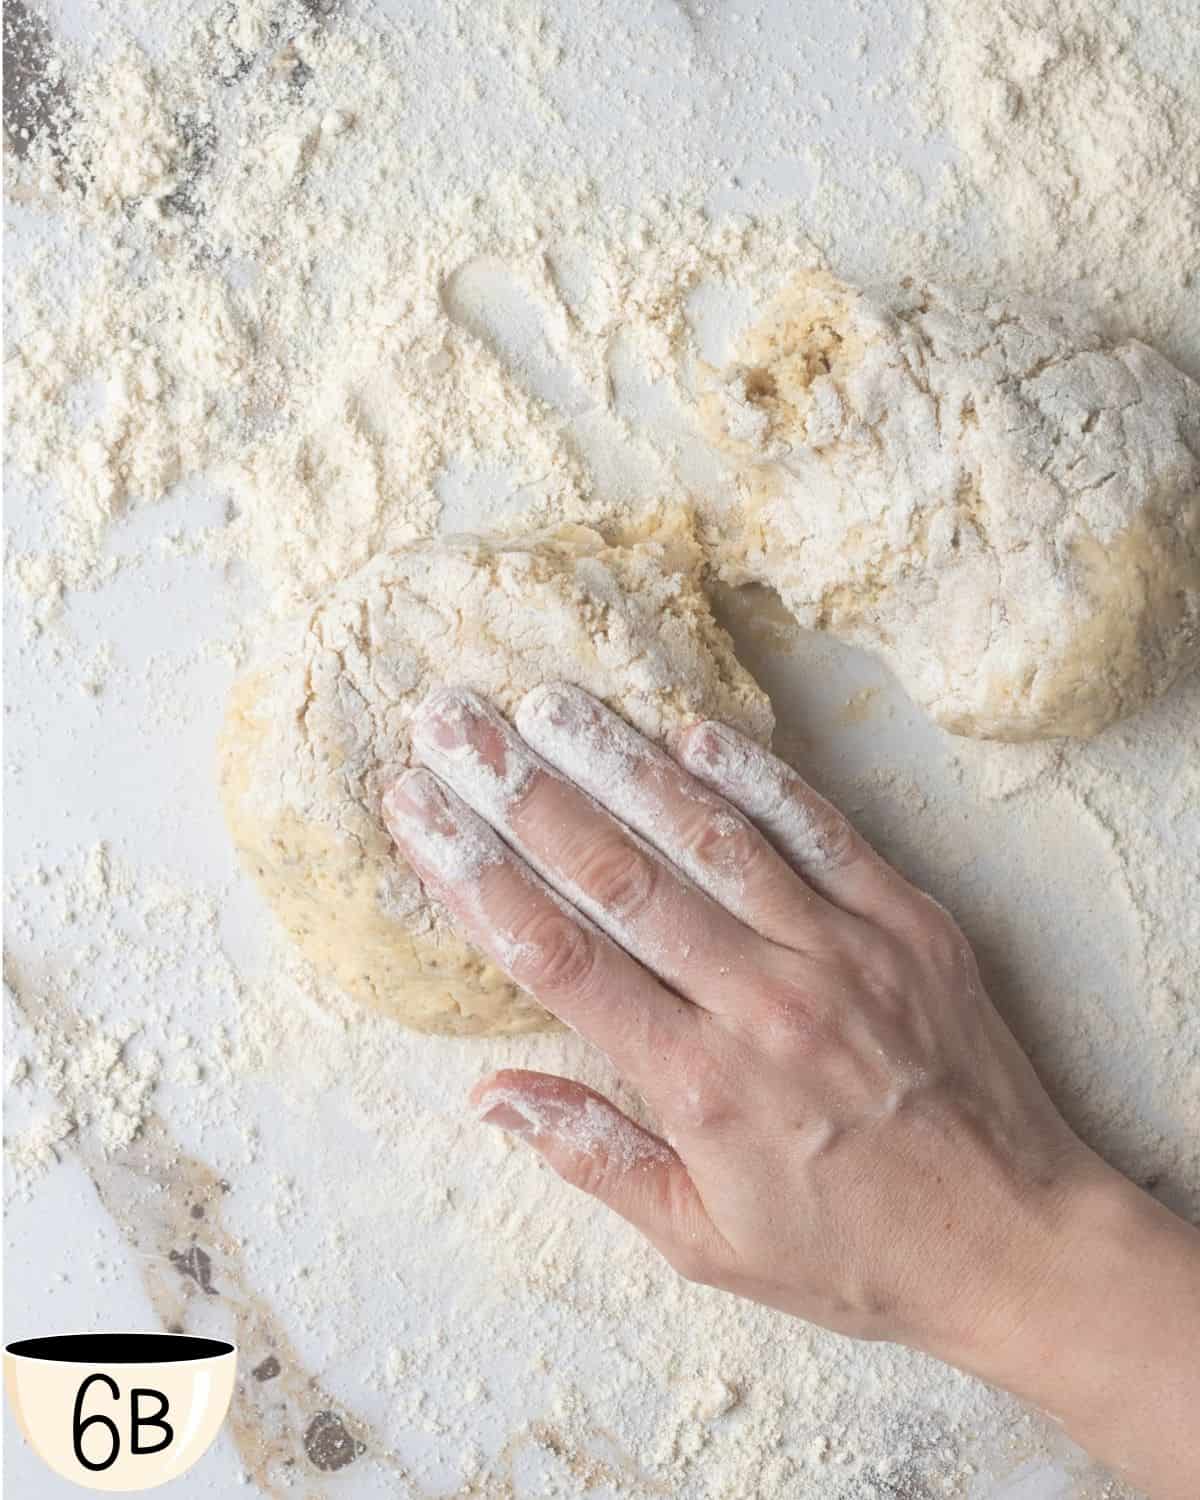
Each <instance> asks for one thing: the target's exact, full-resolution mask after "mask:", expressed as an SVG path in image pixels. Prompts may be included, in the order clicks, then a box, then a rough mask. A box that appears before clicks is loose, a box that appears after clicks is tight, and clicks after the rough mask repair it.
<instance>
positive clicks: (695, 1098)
mask: <svg viewBox="0 0 1200 1500" xmlns="http://www.w3.org/2000/svg"><path fill="white" fill-rule="evenodd" d="M736 1098H737V1095H736V1093H735V1092H734V1091H733V1090H731V1089H730V1088H729V1085H728V1079H727V1078H726V1076H725V1069H724V1068H723V1067H722V1066H721V1065H720V1064H719V1063H718V1062H717V1061H716V1060H715V1059H714V1058H712V1057H709V1056H706V1055H704V1054H701V1055H700V1056H699V1057H697V1058H695V1059H693V1061H692V1063H691V1065H690V1066H689V1067H688V1068H687V1069H686V1071H685V1072H684V1074H683V1078H682V1082H681V1085H680V1089H679V1096H678V1101H677V1105H676V1110H675V1113H676V1116H677V1118H678V1121H679V1123H680V1124H681V1125H683V1126H684V1128H685V1129H687V1130H689V1131H701V1132H709V1131H714V1130H717V1129H719V1128H720V1127H721V1126H723V1125H725V1124H727V1123H728V1122H729V1121H730V1120H731V1119H732V1118H733V1116H734V1114H735V1112H736Z"/></svg>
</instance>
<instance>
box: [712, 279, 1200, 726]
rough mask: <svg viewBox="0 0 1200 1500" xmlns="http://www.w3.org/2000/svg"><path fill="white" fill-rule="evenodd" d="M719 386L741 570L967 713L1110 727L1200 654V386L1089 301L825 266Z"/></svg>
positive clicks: (716, 419) (937, 701)
mask: <svg viewBox="0 0 1200 1500" xmlns="http://www.w3.org/2000/svg"><path fill="white" fill-rule="evenodd" d="M705 407H706V414H707V418H708V421H709V423H710V425H711V427H712V428H713V429H714V430H715V432H716V435H717V437H718V440H719V441H720V442H721V443H722V444H723V445H724V446H725V447H727V448H729V449H731V450H732V451H733V452H734V453H736V454H737V455H738V456H739V458H740V459H741V460H743V461H744V462H746V463H747V464H748V466H749V467H748V470H747V472H748V477H749V485H748V491H749V495H748V511H747V531H746V537H745V544H744V551H743V550H742V549H739V554H738V555H737V556H736V557H735V558H734V560H733V563H732V566H731V568H730V569H729V571H730V573H731V575H732V576H742V577H752V578H758V579H761V580H763V581H765V582H768V583H770V584H772V585H773V586H774V587H775V588H776V589H778V591H779V593H780V594H781V595H782V597H783V599H784V602H785V603H786V604H787V605H788V607H789V608H790V609H791V610H792V611H793V613H794V614H795V615H796V617H797V619H799V620H800V622H801V623H802V624H804V625H807V626H810V627H817V628H826V629H829V630H831V631H832V632H834V633H835V634H837V635H841V636H843V637H845V638H846V639H848V640H852V641H854V642H856V643H858V644H861V645H864V646H867V647H870V648H873V649H875V650H877V651H879V652H880V653H881V654H882V655H883V656H884V657H885V659H886V660H887V661H888V662H889V664H890V665H891V666H892V668H893V670H894V671H895V672H896V674H897V675H898V676H899V678H900V680H901V681H902V682H903V683H904V685H905V686H906V688H907V689H908V691H909V693H910V694H911V695H912V697H913V698H914V699H916V700H917V702H919V703H920V704H922V705H923V706H924V707H925V708H926V709H927V710H928V711H929V713H930V714H931V715H932V716H933V717H934V718H935V719H936V720H937V721H938V722H939V723H940V724H942V725H944V726H945V727H946V728H947V729H950V730H953V731H954V732H955V733H958V734H972V735H980V736H983V737H985V738H995V739H1011V740H1027V739H1039V738H1043V737H1048V736H1054V735H1079V736H1087V735H1092V734H1095V733H1096V732H1097V731H1099V730H1100V729H1103V728H1104V726H1105V725H1107V724H1110V723H1111V722H1112V721H1113V720H1115V719H1118V718H1120V717H1121V716H1122V715H1124V714H1127V713H1130V712H1132V711H1133V710H1134V709H1136V708H1138V707H1140V706H1141V705H1142V704H1144V703H1146V702H1148V701H1149V700H1150V699H1152V698H1154V697H1155V696H1156V695H1157V694H1159V693H1161V692H1163V690H1164V689H1166V688H1167V687H1168V686H1169V685H1170V683H1171V682H1172V681H1173V680H1174V679H1175V678H1176V677H1177V676H1178V675H1179V674H1180V673H1182V672H1183V671H1185V670H1186V669H1187V668H1188V667H1190V666H1193V665H1195V664H1196V662H1197V661H1198V659H1200V387H1198V386H1197V385H1196V384H1195V382H1193V381H1191V380H1189V379H1188V378H1187V376H1185V375H1183V374H1182V373H1181V372H1180V371H1178V370H1176V369H1175V368H1174V367H1173V366H1172V365H1171V364H1169V363H1168V362H1167V361H1166V360H1165V359H1163V358H1162V357H1161V356H1160V355H1158V354H1156V353H1155V352H1154V350H1152V349H1149V348H1147V347H1146V346H1145V345H1144V344H1140V343H1137V342H1136V341H1134V340H1131V339H1125V340H1113V339H1110V338H1106V337H1105V336H1104V335H1103V334H1102V333H1101V332H1100V331H1099V329H1098V328H1097V326H1096V325H1095V323H1094V322H1093V321H1092V320H1091V319H1090V318H1089V317H1088V316H1087V315H1086V314H1084V313H1081V312H1079V311H1077V310H1074V309H1072V308H1070V307H1067V306H1056V307H1054V308H1048V307H1046V306H1044V305H1037V304H1033V303H1030V302H1022V301H1011V300H1010V301H1001V300H999V299H997V298H995V297H993V296H991V295H990V294H988V293H987V292H986V291H983V290H956V291H948V290H945V289H939V288H932V287H917V286H906V287H903V288H900V289H898V290H894V291H892V292H889V293H887V294H875V293H867V292H862V291H858V290H856V289H854V288H852V287H849V286H846V285H844V284H843V283H841V282H838V281H836V280H834V278H833V277H831V276H829V275H827V274H825V273H821V272H816V273H809V274H808V275H806V276H805V277H803V278H802V279H801V280H800V281H798V282H797V283H796V284H795V285H794V286H792V287H791V288H790V289H789V290H788V291H787V292H786V293H785V294H784V295H783V296H782V297H781V298H780V299H779V300H778V301H777V303H776V304H775V305H774V307H773V308H772V309H771V310H770V311H769V313H768V315H767V316H766V317H765V318H764V320H763V321H762V322H761V323H759V324H758V325H757V326H756V327H755V328H753V329H752V330H751V332H750V333H749V334H748V335H747V337H746V338H745V340H744V342H743V344H742V346H741V348H740V350H739V361H738V363H737V364H735V365H733V366H732V367H730V368H728V369H726V370H725V371H723V372H722V373H721V374H720V375H719V376H718V377H717V378H716V380H715V381H714V384H713V387H712V389H711V390H710V391H709V393H708V394H707V395H706V397H705Z"/></svg>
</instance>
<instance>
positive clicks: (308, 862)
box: [221, 527, 774, 1034]
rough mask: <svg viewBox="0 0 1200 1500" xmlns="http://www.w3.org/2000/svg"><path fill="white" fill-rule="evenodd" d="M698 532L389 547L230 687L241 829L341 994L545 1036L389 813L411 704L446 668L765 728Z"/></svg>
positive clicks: (494, 686) (655, 716)
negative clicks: (430, 886)
mask: <svg viewBox="0 0 1200 1500" xmlns="http://www.w3.org/2000/svg"><path fill="white" fill-rule="evenodd" d="M698 569H699V559H698V555H697V553H696V550H695V547H694V545H693V544H692V543H691V542H690V540H689V539H687V538H674V539H671V540H646V541H639V542H636V543H634V544H633V545H630V546H624V547H609V546H606V545H605V543H604V541H603V539H602V538H601V537H600V536H599V535H597V534H596V533H595V532H593V531H588V530H585V529H583V528H580V527H574V528H569V529H567V530H565V531H561V532H557V533H554V534H549V535H545V536H541V537H535V538H532V539H529V540H524V541H513V542H498V541H491V542H489V541H486V540H483V539H480V538H472V537H464V538H459V539H457V540H450V541H442V542H426V543H421V544H418V545H415V546H412V547H408V548H405V549H404V550H402V551H398V552H392V553H388V554H385V555H383V556H380V557H377V558H375V559H374V560H373V561H372V562H371V563H369V564H368V565H367V566H366V567H365V568H363V569H362V570H361V571H360V572H359V573H357V574H355V575H354V577H352V578H350V579H349V580H348V581H347V582H345V583H343V584H342V585H340V586H339V587H338V588H336V589H335V590H334V591H333V592H332V593H331V594H330V595H329V596H328V597H327V598H326V599H325V600H324V601H322V602H321V603H320V604H319V605H317V606H316V607H315V608H314V609H313V610H312V612H311V613H310V614H309V615H308V616H307V617H306V618H304V619H302V620H299V621H296V622H295V623H294V624H293V626H292V627H291V628H290V630H289V631H288V632H287V633H286V634H285V638H284V639H283V640H282V641H281V642H280V643H279V645H278V647H277V649H276V650H275V651H274V652H273V653H270V654H268V656H267V657H266V659H265V660H264V661H262V662H261V663H260V664H259V665H258V666H257V667H256V668H255V669H254V670H252V671H251V672H250V673H249V674H248V675H247V676H245V677H244V678H243V679H242V680H241V681H240V682H239V683H238V684H237V685H236V686H235V689H234V692H233V697H232V700H231V703H230V708H229V714H228V717H227V721H226V726H225V732H224V735H223V739H222V744H221V790H222V796H223V799H224V803H225V810H226V815H227V818H228V821H229V826H230V829H231V831H232V833H233V838H234V841H235V843H236V845H237V847H238V850H239V852H240V853H241V855H242V858H243V859H244V861H245V862H246V864H247V865H248V866H249V868H250V870H251V871H252V872H253V874H254V875H255V876H256V878H257V880H258V882H259V885H260V886H261V888H262V890H263V893H264V895H265V896H266V899H267V901H268V902H269V904H270V905H271V907H272V908H273V909H274V911H275V914H276V916H277V917H278V918H279V920H280V921H281V923H282V924H283V926H284V928H285V929H286V930H287V932H288V933H289V934H290V935H291V936H292V937H293V938H294V939H295V941H296V942H297V943H298V944H299V946H300V947H301V948H302V949H303V951H304V952H305V953H306V954H307V955H308V957H309V958H310V959H311V960H312V961H313V963H314V965H315V966H316V967H317V968H318V969H319V970H320V971H321V972H322V973H324V974H326V975H327V976H328V977H330V978H332V979H333V980H334V981H335V982H336V983H337V984H339V985H340V986H341V987H342V988H343V989H345V990H347V991H349V992H350V993H351V994H353V995H355V996H357V997H358V998H360V999H362V1000H363V1001H365V1002H367V1003H368V1004H370V1005H372V1006H374V1007H376V1008H377V1009H379V1010H382V1011H385V1012H387V1013H388V1014H390V1015H392V1016H395V1017H396V1018H397V1019H398V1020H400V1021H403V1022H405V1023H406V1024H407V1025H409V1026H413V1027H416V1028H417V1029H419V1030H423V1031H440V1032H449V1033H458V1034H468V1033H499V1032H519V1031H533V1030H537V1029H539V1028H541V1027H543V1026H546V1025H549V1024H552V1023H551V1021H550V1017H548V1016H547V1014H546V1012H545V1011H543V1010H542V1009H541V1007H540V1006H538V1005H536V1004H535V1003H534V1001H533V1000H531V999H530V998H529V996H528V995H526V994H524V993H523V992H522V991H521V990H520V989H518V988H517V986H515V985H514V984H512V983H511V982H510V981H509V980H508V978H507V977H506V976H505V975H504V974H503V973H502V972H501V971H500V970H499V969H497V968H496V967H495V966H494V965H493V964H491V963H490V962H489V961H488V960H487V959H485V958H484V957H483V956H482V955H481V954H479V953H478V952H476V951H475V950H473V949H472V948H470V947H468V946H467V945H466V944H465V943H463V942H462V941H461V940H460V939H459V938H458V937H457V936H456V935H455V934H454V932H453V931H452V929H451V927H450V925H449V923H448V921H447V919H446V917H445V914H444V913H443V911H442V910H441V909H440V908H439V907H438V905H437V904H436V903H435V902H433V901H432V900H430V898H429V897H428V896H427V895H426V893H425V891H424V889H423V887H422V886H421V883H420V881H419V880H418V879H417V877H416V876H415V875H414V874H413V872H412V871H411V870H410V869H409V867H408V866H407V865H406V864H405V863H404V861H403V860H402V859H401V858H400V856H399V855H398V854H397V852H396V850H395V847H394V845H393V844H392V841H391V839H390V838H389V837H388V835H387V832H386V831H385V829H384V827H383V824H382V822H381V820H380V814H379V805H380V799H381V796H382V794H383V792H384V790H385V788H386V787H387V786H388V785H389V784H390V783H391V781H392V780H394V779H395V777H396V776H397V775H398V774H399V773H400V772H401V771H402V770H403V769H404V768H405V767H406V766H407V765H408V764H409V727H408V726H409V717H410V714H411V713H412V711H413V709H414V708H415V707H416V706H417V705H418V704H419V703H420V701H421V699H422V698H423V697H424V695H425V693H426V692H427V690H428V689H429V688H430V687H432V686H433V685H434V684H435V683H438V682H442V681H445V682H451V683H455V684H459V685H462V686H465V687H470V688H474V689H475V690H476V691H478V692H480V693H482V694H483V695H484V696H485V697H487V698H489V699H490V700H491V701H492V702H493V703H494V704H496V706H497V707H498V708H500V709H501V710H502V711H503V712H505V713H510V712H511V711H512V709H513V708H514V707H515V705H516V704H517V702H518V701H519V700H520V698H521V697H522V696H523V695H524V694H525V693H526V692H528V691H529V689H530V688H532V687H535V686H536V685H538V684H539V683H542V682H552V681H565V682H571V683H574V684H576V685H578V686H580V687H582V688H585V689H586V690H587V691H588V692H590V693H592V694H594V695H595V696H596V697H598V698H601V699H603V700H604V702H606V703H607V704H608V705H609V706H610V707H611V708H613V709H615V710H616V711H617V712H618V713H620V714H623V715H624V717H625V718H626V719H628V720H629V721H630V722H631V723H632V724H633V725H635V726H636V727H637V728H638V729H640V730H641V731H642V732H643V733H644V734H646V735H649V736H650V737H651V738H653V739H658V740H661V739H662V738H663V737H664V736H665V735H666V734H667V733H668V732H669V731H670V730H672V729H674V728H676V727H679V726H682V725H684V724H686V723H689V722H691V721H693V720H695V719H697V718H715V719H720V720H723V721H725V722H727V723H730V724H734V725H736V726H737V727H738V728H739V729H741V730H743V731H744V732H745V733H747V734H750V735H753V736H754V737H755V738H756V739H758V740H760V741H762V742H763V743H766V742H767V741H769V739H770V736H771V731H772V728H773V726H774V720H773V716H772V713H771V707H770V703H769V701H768V699H767V697H766V695H765V694H764V693H763V692H762V691H761V689H760V688H759V687H758V686H757V685H756V683H755V682H754V681H753V679H752V678H751V677H750V676H749V674H748V673H747V672H745V671H744V670H743V669H742V667H740V666H739V665H738V663H737V661H736V659H735V658H734V655H733V650H732V647H731V646H730V643H729V639H728V637H727V636H726V635H725V633H724V631H722V630H721V629H720V628H719V627H718V626H717V625H716V623H715V622H714V620H713V618H712V615H711V614H710V613H709V609H708V604H707V602H706V600H705V598H704V595H703V593H702V592H701V590H700V588H699V583H698Z"/></svg>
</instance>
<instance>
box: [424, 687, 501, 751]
mask: <svg viewBox="0 0 1200 1500" xmlns="http://www.w3.org/2000/svg"><path fill="white" fill-rule="evenodd" d="M486 715H487V710H486V708H485V706H484V703H483V699H482V698H480V697H479V696H478V695H477V694H475V693H472V692H470V691H468V690H467V689H466V688H449V687H443V686H440V685H439V686H438V687H435V688H431V689H430V691H429V692H428V693H426V695H425V697H424V698H423V699H422V700H421V702H420V704H419V705H418V706H417V709H416V711H415V712H414V714H413V718H412V735H413V739H414V741H421V742H423V743H427V744H428V743H432V744H433V745H435V746H436V747H437V748H438V749H440V750H458V749H460V748H461V747H462V746H463V745H465V744H467V743H468V742H469V741H470V739H471V736H472V733H473V732H474V730H475V729H476V727H477V726H478V724H479V722H480V720H481V719H483V718H486Z"/></svg>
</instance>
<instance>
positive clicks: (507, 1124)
mask: <svg viewBox="0 0 1200 1500" xmlns="http://www.w3.org/2000/svg"><path fill="white" fill-rule="evenodd" d="M479 1119H480V1123H481V1124H483V1125H496V1126H498V1127H499V1128H500V1129H501V1130H505V1131H507V1132H508V1134H509V1135H519V1136H529V1135H536V1134H537V1132H538V1128H539V1127H538V1124H537V1122H536V1121H535V1120H532V1119H530V1118H529V1116H527V1115H523V1114H522V1113H521V1111H520V1110H519V1109H518V1108H517V1106H516V1105H515V1104H514V1103H512V1102H511V1101H509V1100H505V1099H490V1100H484V1104H483V1109H482V1111H481V1112H480V1115H479Z"/></svg>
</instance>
